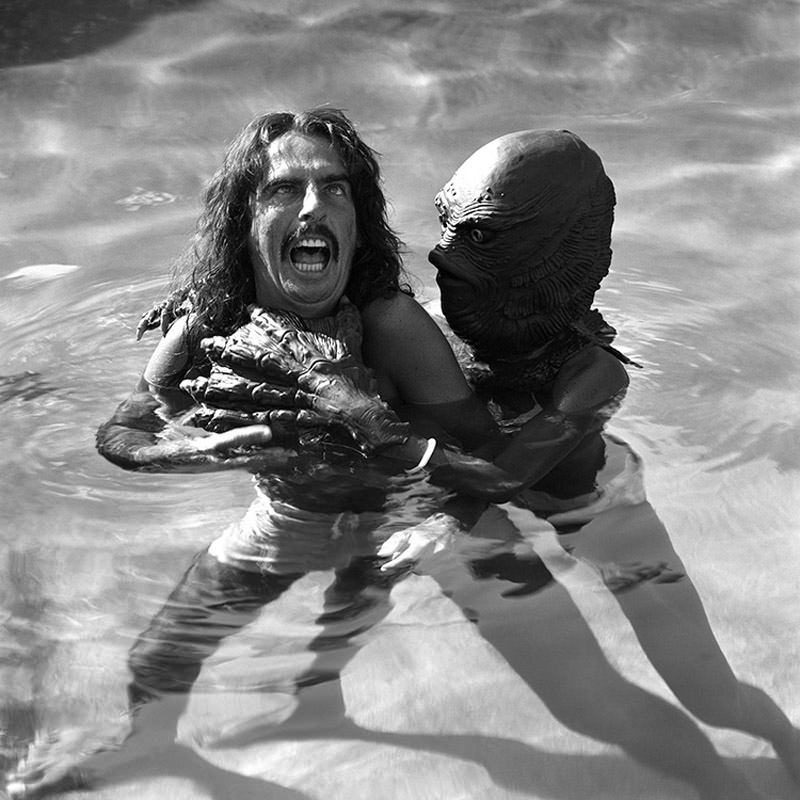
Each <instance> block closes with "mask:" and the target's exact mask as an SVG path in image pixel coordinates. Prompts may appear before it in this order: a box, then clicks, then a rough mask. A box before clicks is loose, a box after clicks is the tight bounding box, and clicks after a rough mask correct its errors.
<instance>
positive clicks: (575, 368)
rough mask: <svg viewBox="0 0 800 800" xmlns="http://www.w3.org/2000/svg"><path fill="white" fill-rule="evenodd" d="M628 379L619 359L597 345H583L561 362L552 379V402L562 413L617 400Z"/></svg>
mask: <svg viewBox="0 0 800 800" xmlns="http://www.w3.org/2000/svg"><path fill="white" fill-rule="evenodd" d="M629 382H630V378H629V377H628V372H627V370H626V369H625V367H624V366H623V365H622V363H621V362H620V360H619V359H618V358H616V357H615V356H614V355H613V354H612V353H610V352H608V351H607V350H605V349H603V348H602V347H600V346H597V345H590V346H588V347H584V348H582V349H581V350H579V351H578V352H577V353H575V354H574V355H573V356H571V357H570V358H569V359H567V361H566V362H565V363H564V364H563V365H562V367H561V369H560V370H559V372H558V375H557V376H556V379H555V381H554V382H553V388H552V395H551V396H552V403H553V405H554V406H555V407H556V408H557V409H559V410H560V411H562V412H564V413H566V414H576V413H581V412H584V411H590V410H594V409H597V408H598V407H601V406H603V405H606V404H608V403H611V402H614V401H617V400H619V399H620V397H621V395H622V394H623V393H624V392H625V390H626V389H627V388H628V384H629Z"/></svg>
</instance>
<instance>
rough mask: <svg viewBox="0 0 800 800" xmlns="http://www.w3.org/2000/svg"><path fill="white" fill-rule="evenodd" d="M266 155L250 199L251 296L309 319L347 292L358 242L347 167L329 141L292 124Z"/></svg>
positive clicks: (331, 306) (326, 311) (324, 311)
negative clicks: (294, 128) (266, 164)
mask: <svg viewBox="0 0 800 800" xmlns="http://www.w3.org/2000/svg"><path fill="white" fill-rule="evenodd" d="M268 158H269V169H268V171H267V174H266V176H265V179H264V181H263V183H262V184H261V186H260V187H259V188H258V191H257V192H256V194H255V195H254V196H253V198H252V199H251V202H250V211H251V215H252V220H253V221H252V225H251V230H250V237H249V241H248V250H249V252H250V257H251V261H252V264H253V270H254V273H255V283H256V297H257V299H258V302H259V303H260V304H261V305H263V306H265V307H269V308H282V309H284V310H286V311H292V312H294V313H296V314H299V315H300V316H301V317H305V318H307V319H312V318H315V317H321V316H324V315H326V314H328V313H330V312H331V311H332V310H333V308H334V307H335V306H336V304H337V303H338V302H339V298H340V297H341V296H342V294H343V293H344V289H345V286H346V285H347V281H348V279H349V277H350V268H351V264H352V260H353V252H354V251H355V247H356V240H357V230H356V212H355V207H354V205H353V198H352V194H351V189H350V183H349V181H348V178H347V173H346V171H345V168H344V165H343V164H342V161H341V159H340V158H339V156H338V154H337V153H336V151H335V150H334V149H333V148H332V147H331V145H330V144H329V143H328V142H326V141H325V140H324V139H320V138H318V137H314V136H306V135H304V134H300V133H296V132H294V131H291V132H289V133H285V134H284V135H283V136H280V137H279V138H278V139H276V140H275V141H273V142H272V143H271V144H270V146H269V148H268Z"/></svg>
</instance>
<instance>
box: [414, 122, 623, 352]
mask: <svg viewBox="0 0 800 800" xmlns="http://www.w3.org/2000/svg"><path fill="white" fill-rule="evenodd" d="M614 201H615V198H614V186H613V184H612V183H611V181H610V179H609V178H608V177H607V176H606V174H605V172H604V171H603V165H602V162H601V161H600V157H599V156H598V155H597V153H595V152H594V151H593V150H591V149H590V148H589V147H587V146H586V145H585V144H584V143H583V142H582V141H581V140H580V138H578V137H577V136H576V135H575V134H573V133H570V132H569V131H536V130H534V131H520V132H517V133H510V134H508V135H506V136H501V137H500V138H499V139H495V140H494V141H492V142H489V144H487V145H484V146H483V147H481V148H480V149H479V150H477V151H476V152H475V153H474V154H473V155H471V156H470V157H469V158H468V159H467V160H466V161H465V162H464V163H463V164H462V165H461V166H460V167H459V168H458V170H457V171H456V173H455V174H454V175H453V177H452V179H451V180H450V182H449V183H448V184H447V185H446V186H445V187H444V189H442V191H441V192H439V194H438V195H437V196H436V200H435V203H436V208H437V210H438V211H439V218H440V221H441V224H442V237H441V240H440V241H439V243H438V244H437V245H436V247H435V248H434V249H433V250H432V251H431V253H430V255H429V258H430V261H431V263H432V264H433V265H434V266H435V267H436V268H437V270H438V274H437V282H438V284H439V288H440V290H441V298H442V310H443V312H444V315H445V317H446V318H447V321H448V323H449V324H450V327H451V328H452V329H453V331H454V332H455V333H456V334H457V335H458V336H459V337H460V338H461V339H463V340H464V341H465V342H467V343H468V344H469V345H471V347H472V348H473V350H474V352H475V356H476V358H478V359H479V360H481V361H489V362H491V361H493V360H495V359H496V358H498V357H499V358H507V357H514V356H523V355H525V354H527V353H530V352H531V351H532V350H534V349H536V348H539V347H541V346H542V345H544V344H546V343H547V342H548V341H550V340H551V339H553V337H555V336H558V335H559V334H560V333H561V332H563V331H564V330H566V329H567V328H568V327H570V325H571V324H572V323H575V322H578V321H579V320H580V319H581V317H583V316H584V315H586V314H587V313H588V312H589V310H590V308H591V305H592V301H593V298H594V294H595V292H596V291H597V289H598V288H599V286H600V281H601V280H602V279H603V277H604V276H605V275H606V274H607V273H608V268H609V265H610V262H611V226H612V223H613V219H614Z"/></svg>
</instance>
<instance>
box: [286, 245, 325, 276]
mask: <svg viewBox="0 0 800 800" xmlns="http://www.w3.org/2000/svg"><path fill="white" fill-rule="evenodd" d="M289 259H290V260H291V262H292V265H293V266H294V268H295V269H296V270H297V271H298V272H322V271H323V270H324V269H325V267H327V266H328V262H329V261H330V259H331V248H330V246H329V245H328V243H327V242H326V241H325V240H324V239H317V238H315V237H308V236H307V237H304V238H302V239H299V240H298V241H297V242H296V243H295V244H293V245H292V246H291V247H290V248H289Z"/></svg>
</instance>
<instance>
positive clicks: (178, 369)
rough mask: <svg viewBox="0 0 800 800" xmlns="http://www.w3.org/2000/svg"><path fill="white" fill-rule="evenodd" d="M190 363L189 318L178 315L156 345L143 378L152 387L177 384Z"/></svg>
mask: <svg viewBox="0 0 800 800" xmlns="http://www.w3.org/2000/svg"><path fill="white" fill-rule="evenodd" d="M188 363H189V318H188V316H183V317H178V319H176V320H175V322H173V323H172V325H171V326H170V328H169V330H168V331H167V332H166V333H165V334H164V337H163V338H162V339H161V341H160V342H159V343H158V344H157V345H156V349H155V350H154V351H153V354H152V355H151V356H150V360H149V361H148V362H147V366H146V367H145V370H144V374H143V378H144V380H145V381H146V382H147V383H148V384H149V385H150V386H152V387H155V388H157V389H164V388H169V387H172V386H174V385H175V384H176V381H177V379H179V378H180V376H182V375H183V372H184V371H185V370H186V368H187V366H188Z"/></svg>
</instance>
